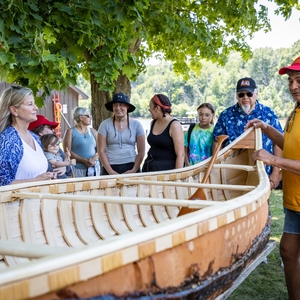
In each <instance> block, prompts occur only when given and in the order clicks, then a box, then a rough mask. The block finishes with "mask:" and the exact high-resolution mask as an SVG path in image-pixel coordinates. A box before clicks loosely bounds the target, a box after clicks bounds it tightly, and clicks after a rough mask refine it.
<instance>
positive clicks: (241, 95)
mask: <svg viewBox="0 0 300 300" xmlns="http://www.w3.org/2000/svg"><path fill="white" fill-rule="evenodd" d="M245 94H246V95H247V97H252V96H253V93H251V92H248V93H238V94H237V95H238V97H239V98H243V97H244V96H245Z"/></svg>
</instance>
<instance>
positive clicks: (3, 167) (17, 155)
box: [0, 126, 42, 186]
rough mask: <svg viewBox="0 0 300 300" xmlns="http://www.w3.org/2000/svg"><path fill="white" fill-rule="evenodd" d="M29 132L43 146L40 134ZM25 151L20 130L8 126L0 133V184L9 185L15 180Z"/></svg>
mask: <svg viewBox="0 0 300 300" xmlns="http://www.w3.org/2000/svg"><path fill="white" fill-rule="evenodd" d="M29 132H30V133H31V135H32V136H33V137H34V139H35V140H36V141H37V142H38V144H39V145H40V146H41V147H42V145H41V141H40V138H39V137H38V135H36V134H35V133H33V132H31V131H29ZM23 153H24V148H23V143H22V140H21V138H20V136H19V134H18V132H17V131H16V129H15V128H14V127H12V126H9V127H7V128H6V129H5V130H4V131H3V132H2V133H1V134H0V186H3V185H8V184H10V183H12V182H13V181H14V180H15V177H16V174H17V170H18V166H19V164H20V161H21V159H22V157H23Z"/></svg>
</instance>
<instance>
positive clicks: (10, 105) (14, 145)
mask: <svg viewBox="0 0 300 300" xmlns="http://www.w3.org/2000/svg"><path fill="white" fill-rule="evenodd" d="M36 112H37V106H36V105H35V101H34V98H33V94H32V90H31V89H28V88H25V87H21V86H12V87H10V88H8V89H6V90H5V91H4V92H3V94H2V95H1V98H0V116H1V117H0V186H3V185H8V184H15V183H21V182H32V181H40V180H49V179H54V178H55V176H56V174H55V173H54V172H46V171H47V168H48V162H47V159H46V157H45V155H44V152H43V149H42V147H41V142H40V138H39V137H38V136H37V135H36V134H34V133H33V132H31V131H29V130H28V126H29V124H30V122H32V121H35V120H36V119H37V117H36Z"/></svg>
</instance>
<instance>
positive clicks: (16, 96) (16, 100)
mask: <svg viewBox="0 0 300 300" xmlns="http://www.w3.org/2000/svg"><path fill="white" fill-rule="evenodd" d="M30 95H32V90H31V89H29V88H26V87H22V86H11V87H10V88H8V89H6V90H5V91H4V92H3V94H2V95H1V97H0V133H2V132H3V131H4V130H5V129H6V128H7V127H8V126H10V125H11V124H12V116H11V113H10V111H9V107H10V106H14V107H17V108H18V107H20V105H21V104H22V103H23V102H24V100H25V99H26V98H27V97H28V96H30Z"/></svg>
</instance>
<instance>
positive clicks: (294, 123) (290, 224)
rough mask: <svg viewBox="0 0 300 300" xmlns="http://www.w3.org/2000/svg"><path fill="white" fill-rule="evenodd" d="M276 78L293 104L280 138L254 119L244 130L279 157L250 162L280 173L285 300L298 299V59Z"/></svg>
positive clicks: (257, 156) (258, 154) (262, 155)
mask: <svg viewBox="0 0 300 300" xmlns="http://www.w3.org/2000/svg"><path fill="white" fill-rule="evenodd" d="M279 74H280V75H283V74H287V75H288V86H289V90H290V93H291V95H292V97H293V98H294V100H295V107H294V109H293V111H292V112H291V114H290V115H289V116H288V118H287V121H286V125H285V128H284V134H282V133H280V132H278V131H277V130H276V129H275V128H274V127H272V126H271V125H269V124H267V123H264V122H262V121H260V120H258V119H256V120H251V121H250V122H248V124H247V127H246V128H248V127H250V126H254V127H260V128H261V129H262V131H263V132H264V133H265V134H266V135H268V136H269V137H270V138H271V139H272V140H273V141H274V142H275V143H276V144H277V145H278V146H279V147H280V148H281V149H282V150H283V152H282V157H278V156H274V155H271V154H270V153H267V152H265V151H264V150H258V151H255V152H254V153H253V156H252V159H253V161H256V160H261V161H263V162H264V163H265V164H267V165H272V166H276V167H278V168H281V170H282V191H283V206H284V208H285V218H284V227H283V234H282V237H281V241H280V255H281V257H282V261H283V265H284V274H285V281H286V286H287V290H288V295H289V299H300V287H299V284H300V131H299V128H300V56H299V57H297V58H296V59H295V60H294V61H293V63H292V64H291V65H290V66H286V67H283V68H281V69H280V70H279Z"/></svg>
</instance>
